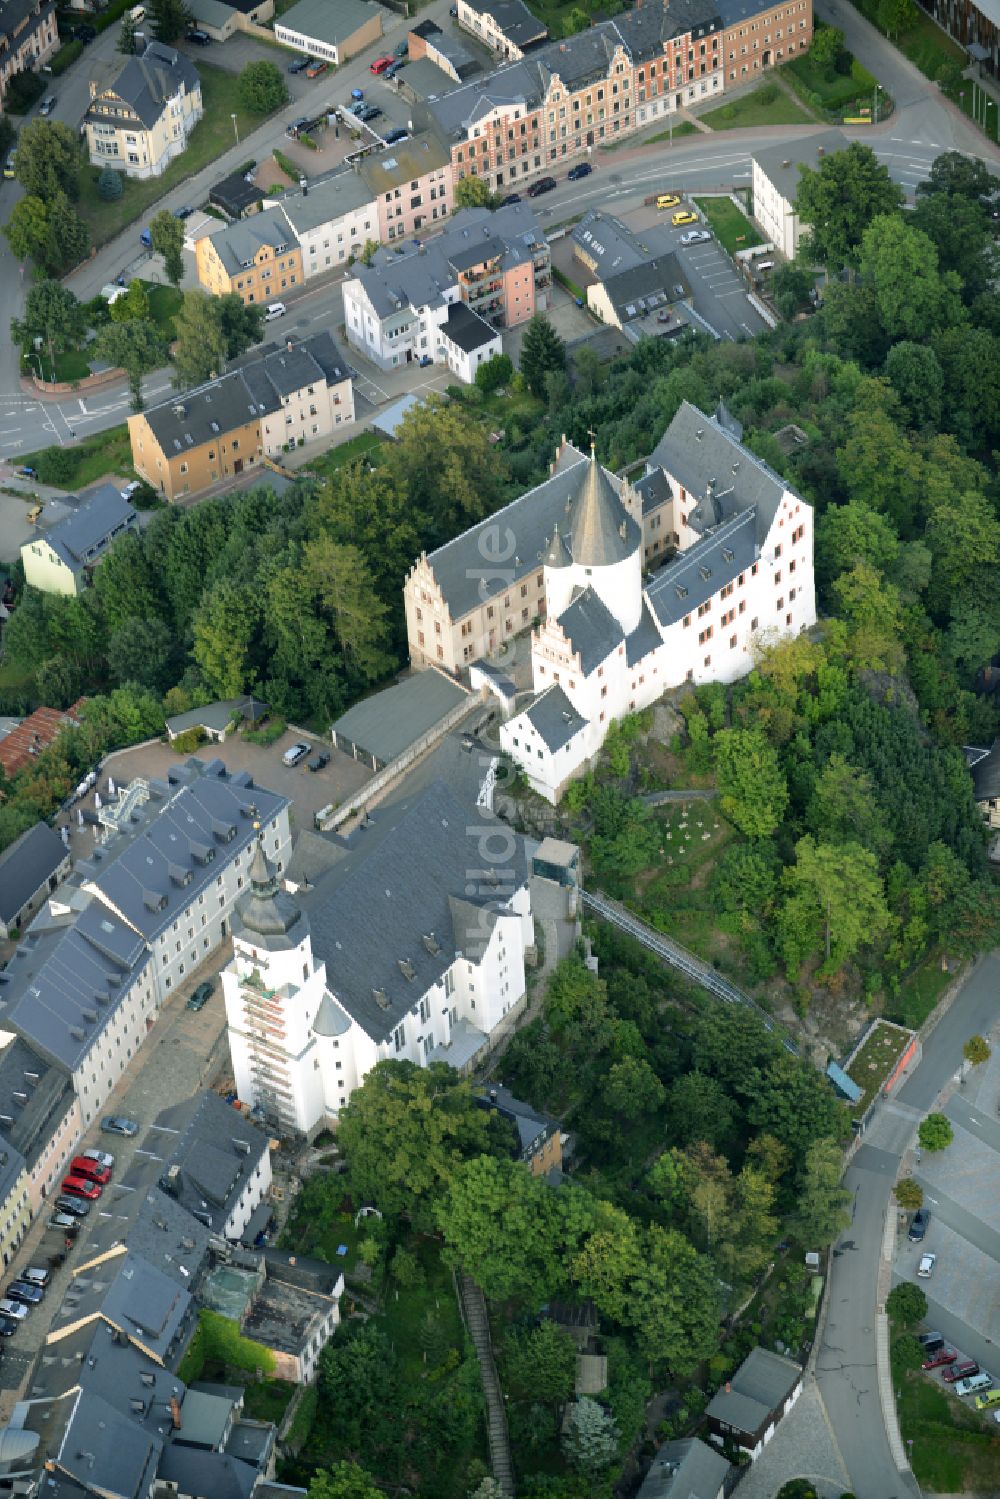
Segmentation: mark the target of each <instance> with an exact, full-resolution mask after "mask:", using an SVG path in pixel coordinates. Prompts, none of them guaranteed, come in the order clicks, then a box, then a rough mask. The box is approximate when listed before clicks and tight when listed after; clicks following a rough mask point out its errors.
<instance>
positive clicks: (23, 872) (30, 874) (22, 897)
mask: <svg viewBox="0 0 1000 1499" xmlns="http://www.w3.org/2000/svg"><path fill="white" fill-rule="evenodd" d="M68 858H69V853H68V852H67V850H66V848H65V847H64V845H63V841H62V839H61V838H60V836H59V834H58V833H57V832H55V831H54V829H52V828H50V827H49V825H48V823H47V822H36V823H35V826H34V827H33V828H27V829H26V830H25V832H23V833H22V834H21V836H20V838H15V840H14V842H13V843H12V844H11V845H10V847H9V848H6V849H4V852H3V853H2V854H0V922H4V923H7V922H11V921H13V920H14V918H15V916H16V915H17V913H18V912H19V911H22V910H23V909H24V907H25V906H26V905H27V904H28V902H29V901H30V900H31V899H32V897H33V896H35V895H37V894H38V891H39V890H41V889H42V887H43V886H44V885H46V884H47V883H48V881H49V880H50V879H51V878H52V876H53V875H54V874H55V872H56V870H57V869H58V868H59V866H60V864H62V863H64V862H65V861H66V860H67V859H68Z"/></svg>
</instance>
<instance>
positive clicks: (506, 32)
mask: <svg viewBox="0 0 1000 1499" xmlns="http://www.w3.org/2000/svg"><path fill="white" fill-rule="evenodd" d="M458 24H459V26H463V27H464V28H465V30H466V31H468V32H470V33H471V35H472V36H474V37H475V38H476V39H477V40H478V41H480V42H483V43H484V45H485V46H487V47H489V49H490V51H491V52H493V53H495V54H496V56H497V57H498V58H500V59H503V60H505V61H508V62H520V60H521V58H522V57H523V56H524V54H525V53H526V52H527V51H529V50H530V49H531V48H532V47H538V46H540V45H541V43H542V42H544V41H545V40H546V38H547V37H548V34H549V29H548V27H547V26H546V25H545V23H544V21H539V20H538V18H537V16H534V15H532V13H531V11H530V10H529V9H528V7H527V6H526V5H525V3H524V0H458Z"/></svg>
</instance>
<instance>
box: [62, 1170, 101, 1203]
mask: <svg viewBox="0 0 1000 1499" xmlns="http://www.w3.org/2000/svg"><path fill="white" fill-rule="evenodd" d="M61 1190H62V1191H63V1192H65V1193H66V1195H67V1197H86V1198H87V1199H88V1201H90V1202H94V1201H96V1199H97V1198H98V1197H100V1195H101V1189H100V1187H99V1186H98V1185H97V1183H96V1182H89V1181H85V1180H84V1179H83V1177H82V1176H67V1178H66V1180H65V1181H64V1182H63V1184H62V1189H61Z"/></svg>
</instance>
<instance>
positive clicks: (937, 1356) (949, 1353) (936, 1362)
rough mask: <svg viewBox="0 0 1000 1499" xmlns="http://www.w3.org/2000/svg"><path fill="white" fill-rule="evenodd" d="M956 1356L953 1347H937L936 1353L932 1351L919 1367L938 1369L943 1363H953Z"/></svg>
mask: <svg viewBox="0 0 1000 1499" xmlns="http://www.w3.org/2000/svg"><path fill="white" fill-rule="evenodd" d="M957 1358H958V1354H957V1353H956V1352H955V1350H954V1348H939V1349H938V1351H937V1353H932V1354H931V1356H930V1358H925V1359H924V1361H923V1363H922V1364H921V1365H920V1367H921V1369H940V1368H941V1366H942V1365H943V1364H953V1363H954V1362H955V1360H956V1359H957ZM945 1377H946V1378H947V1376H945Z"/></svg>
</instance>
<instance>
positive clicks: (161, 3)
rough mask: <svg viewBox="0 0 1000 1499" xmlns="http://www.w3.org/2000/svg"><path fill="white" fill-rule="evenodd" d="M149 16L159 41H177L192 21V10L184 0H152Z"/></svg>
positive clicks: (149, 6) (154, 33) (148, 10)
mask: <svg viewBox="0 0 1000 1499" xmlns="http://www.w3.org/2000/svg"><path fill="white" fill-rule="evenodd" d="M147 16H148V19H149V24H150V27H151V28H152V32H153V35H154V36H155V38H156V40H157V41H158V42H166V43H167V45H168V46H169V44H170V43H171V42H176V40H177V38H178V37H180V36H183V35H184V32H185V31H186V29H187V27H188V25H189V24H190V22H191V12H190V11H189V10H188V8H187V6H186V5H185V4H184V0H150V3H149V5H148V7H147Z"/></svg>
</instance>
